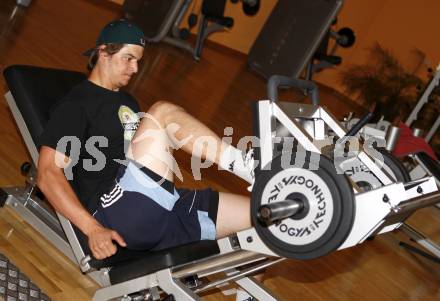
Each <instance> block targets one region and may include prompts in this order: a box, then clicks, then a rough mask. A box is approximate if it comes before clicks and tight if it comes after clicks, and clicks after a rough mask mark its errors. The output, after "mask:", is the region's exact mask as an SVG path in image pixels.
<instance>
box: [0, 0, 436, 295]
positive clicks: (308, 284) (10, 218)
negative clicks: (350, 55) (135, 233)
mask: <svg viewBox="0 0 440 301" xmlns="http://www.w3.org/2000/svg"><path fill="white" fill-rule="evenodd" d="M119 15H120V7H118V6H117V5H113V4H110V3H107V2H105V1H104V0H103V1H98V0H93V1H91V0H63V1H59V0H35V1H33V3H32V5H31V6H30V7H29V8H28V9H23V8H18V9H16V7H15V0H1V1H0V69H1V70H3V69H4V68H5V67H6V66H8V65H11V64H30V65H38V66H47V67H56V68H65V69H72V70H79V71H85V65H86V58H84V57H82V56H81V53H82V52H83V51H84V50H86V49H88V48H89V47H90V46H92V45H94V42H95V37H96V34H97V32H98V31H99V29H100V28H101V27H102V25H104V24H105V23H106V22H107V21H109V20H111V19H114V18H117V17H119ZM129 90H130V91H131V92H132V93H133V94H134V95H135V96H136V97H137V98H138V100H139V101H140V103H141V106H142V108H143V109H145V110H146V109H147V108H148V107H149V106H150V105H151V104H152V103H153V102H154V101H156V100H160V99H165V100H170V101H173V102H176V103H178V104H179V105H181V106H183V107H184V108H186V109H187V110H188V111H190V112H192V113H193V114H194V115H195V116H196V117H197V118H199V119H200V120H202V121H203V122H205V123H206V124H208V125H209V126H210V127H211V128H212V129H213V130H214V131H215V132H216V133H218V134H219V135H220V136H223V129H224V128H225V127H226V126H231V127H233V129H234V142H235V143H237V142H238V139H239V138H240V137H243V136H245V135H252V130H251V124H252V122H251V120H252V114H251V105H252V103H253V102H254V101H255V100H259V99H264V98H265V95H266V91H265V81H264V80H263V79H262V78H260V77H258V76H257V75H255V74H253V73H252V72H250V71H249V70H248V69H247V67H246V58H245V57H244V56H243V55H239V54H237V53H235V52H232V51H230V50H227V49H224V48H221V47H217V46H215V45H212V44H208V47H206V48H205V50H204V53H203V57H202V60H201V61H200V62H199V63H197V62H195V61H193V60H192V59H191V57H190V55H189V54H188V53H185V52H184V51H182V50H179V49H175V48H173V47H171V46H167V45H151V46H149V47H148V49H147V51H146V55H145V57H144V60H143V63H142V68H141V70H140V72H139V75H138V77H137V78H136V79H135V80H134V81H133V82H132V84H131V86H130V87H129ZM6 91H7V87H6V86H5V83H4V80H3V78H2V77H0V94H4V93H5V92H6ZM320 92H321V100H322V103H323V104H324V105H326V106H327V107H329V109H330V110H331V111H332V112H333V113H334V114H335V115H336V116H338V117H341V116H342V115H343V114H344V113H346V112H348V111H349V110H353V111H356V112H361V111H362V109H360V108H359V107H357V106H355V105H353V104H352V103H351V102H350V101H349V100H348V99H346V98H344V97H342V96H341V95H339V94H338V93H336V92H335V91H333V90H332V89H329V88H327V87H321V90H320ZM283 97H284V98H289V99H291V100H293V101H306V100H304V99H303V97H302V96H301V95H298V94H294V93H293V92H292V93H284V94H283ZM0 120H1V123H0V141H1V142H0V145H1V147H0V186H2V187H4V186H17V185H22V184H23V181H24V178H23V177H22V176H21V175H20V173H19V167H20V165H21V163H22V162H24V161H27V160H30V159H29V155H28V154H27V151H26V149H25V147H24V144H23V142H22V140H21V138H20V135H19V134H18V130H17V128H16V126H15V124H14V122H13V119H12V116H11V114H10V112H9V109H8V108H7V105H6V102H4V101H0ZM188 159H189V157H188V156H187V155H185V154H180V153H178V154H177V160H178V162H179V166H180V168H181V170H182V171H183V174H184V180H183V182H184V183H183V184H182V183H179V185H184V186H189V187H203V186H207V185H210V186H213V187H215V188H216V189H220V190H226V191H232V192H236V193H243V194H244V193H246V190H245V184H244V183H243V182H241V181H240V180H238V179H236V178H235V177H233V176H231V175H229V174H226V173H225V172H218V171H217V170H216V169H215V168H210V169H208V170H205V171H203V172H202V176H203V177H204V178H205V179H206V180H205V181H204V182H200V181H194V180H193V179H192V178H191V176H190V174H191V169H190V163H189V160H188ZM410 223H411V224H413V225H415V226H417V227H418V228H419V229H422V230H423V231H424V232H426V233H427V234H429V235H431V236H432V237H433V238H435V239H436V240H437V241H440V212H438V210H435V209H434V208H427V209H424V210H421V211H419V212H417V214H416V215H414V216H413V217H411V219H410ZM400 239H405V240H406V239H407V238H406V237H405V236H404V235H403V234H402V233H391V234H386V235H382V236H380V237H378V238H376V239H375V240H373V241H371V242H367V243H364V244H363V245H360V246H358V247H355V248H351V249H348V250H343V251H339V252H336V253H332V254H330V255H328V256H326V257H324V258H320V259H316V260H312V261H307V262H300V261H288V262H284V263H282V264H279V265H278V266H275V267H272V268H270V269H269V270H268V271H267V275H266V279H265V280H264V283H265V285H266V286H267V287H268V288H269V289H271V290H272V291H273V292H274V293H275V294H276V295H277V296H278V297H279V299H280V300H412V301H413V300H440V269H439V268H440V266H439V265H438V264H435V263H432V262H430V261H427V260H426V259H424V258H421V257H419V256H415V255H413V254H410V253H408V252H407V251H405V250H403V249H401V248H400V247H399V246H398V242H399V240H400ZM0 252H1V253H3V254H5V255H6V256H7V257H8V258H9V259H10V260H11V261H12V262H14V263H15V264H16V265H18V267H19V268H20V269H21V270H22V271H23V272H24V273H25V274H27V275H28V276H29V277H30V278H31V279H32V280H33V281H34V282H35V283H37V285H39V286H40V288H41V289H43V290H44V291H45V292H46V293H47V294H48V295H49V296H50V297H51V298H52V299H53V300H90V298H91V296H92V295H93V293H94V291H95V290H96V289H97V288H98V286H97V285H96V284H95V283H94V282H93V281H92V280H91V279H89V278H88V277H87V276H84V275H82V274H81V273H80V272H79V270H78V269H77V267H76V266H75V265H73V264H72V263H70V262H69V260H67V259H66V258H65V257H64V256H63V255H61V254H60V253H58V252H57V251H56V250H55V249H54V248H52V247H51V246H50V245H49V244H48V243H47V242H46V241H45V240H44V238H42V237H41V236H40V235H39V234H38V233H36V232H35V231H33V230H32V229H31V228H30V227H29V226H28V225H27V224H26V223H25V222H23V221H22V220H21V219H20V218H18V217H17V216H16V215H15V214H14V213H13V212H12V211H11V210H10V209H7V208H3V209H0ZM205 299H206V300H235V299H234V298H233V297H231V296H228V297H225V296H223V295H222V294H221V293H220V292H214V293H213V294H211V295H209V296H206V297H205Z"/></svg>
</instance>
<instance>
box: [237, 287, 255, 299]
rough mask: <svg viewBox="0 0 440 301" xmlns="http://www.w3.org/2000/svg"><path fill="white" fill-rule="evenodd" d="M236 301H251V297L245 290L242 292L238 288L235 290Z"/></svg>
mask: <svg viewBox="0 0 440 301" xmlns="http://www.w3.org/2000/svg"><path fill="white" fill-rule="evenodd" d="M235 300H236V301H248V300H249V301H251V300H252V296H251V295H249V294H248V293H247V292H246V291H245V290H242V289H240V288H238V289H237V299H235Z"/></svg>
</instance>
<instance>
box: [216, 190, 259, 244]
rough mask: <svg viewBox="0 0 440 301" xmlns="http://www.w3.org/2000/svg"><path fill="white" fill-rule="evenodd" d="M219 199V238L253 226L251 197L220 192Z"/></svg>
mask: <svg viewBox="0 0 440 301" xmlns="http://www.w3.org/2000/svg"><path fill="white" fill-rule="evenodd" d="M218 199H219V200H218V201H219V204H218V212H217V225H216V230H217V238H221V237H225V236H228V235H231V234H233V233H236V232H238V231H240V230H244V229H248V228H250V227H251V216H250V212H251V210H250V200H249V197H246V196H242V195H238V194H233V193H226V192H219V196H218Z"/></svg>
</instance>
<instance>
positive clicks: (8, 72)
mask: <svg viewBox="0 0 440 301" xmlns="http://www.w3.org/2000/svg"><path fill="white" fill-rule="evenodd" d="M3 75H4V77H5V79H6V83H7V85H8V87H9V90H10V91H11V93H12V96H13V97H14V99H15V103H16V104H17V107H18V109H19V110H20V113H21V115H22V116H23V119H24V120H25V121H26V125H27V128H28V129H29V132H30V134H31V137H32V139H33V141H34V143H35V144H37V141H38V140H37V139H38V137H39V136H40V135H41V134H42V133H43V130H44V126H45V125H46V122H47V121H48V119H49V113H50V108H51V107H52V106H53V105H54V104H55V103H56V102H58V101H59V100H60V99H61V98H62V97H63V96H65V95H66V94H67V93H68V92H69V91H70V90H71V89H72V88H73V87H74V86H75V85H77V84H78V83H80V82H81V81H83V80H84V79H86V75H85V74H83V73H80V72H75V71H67V70H61V69H52V68H43V67H35V66H25V65H12V66H9V67H7V68H6V69H5V70H4V71H3Z"/></svg>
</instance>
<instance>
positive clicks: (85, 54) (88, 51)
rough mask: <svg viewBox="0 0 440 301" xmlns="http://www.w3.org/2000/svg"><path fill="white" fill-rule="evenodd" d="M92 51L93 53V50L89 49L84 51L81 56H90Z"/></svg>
mask: <svg viewBox="0 0 440 301" xmlns="http://www.w3.org/2000/svg"><path fill="white" fill-rule="evenodd" d="M93 51H95V48H90V49H89V50H87V51H84V52H83V54H82V55H84V56H91V55H92V53H93Z"/></svg>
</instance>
